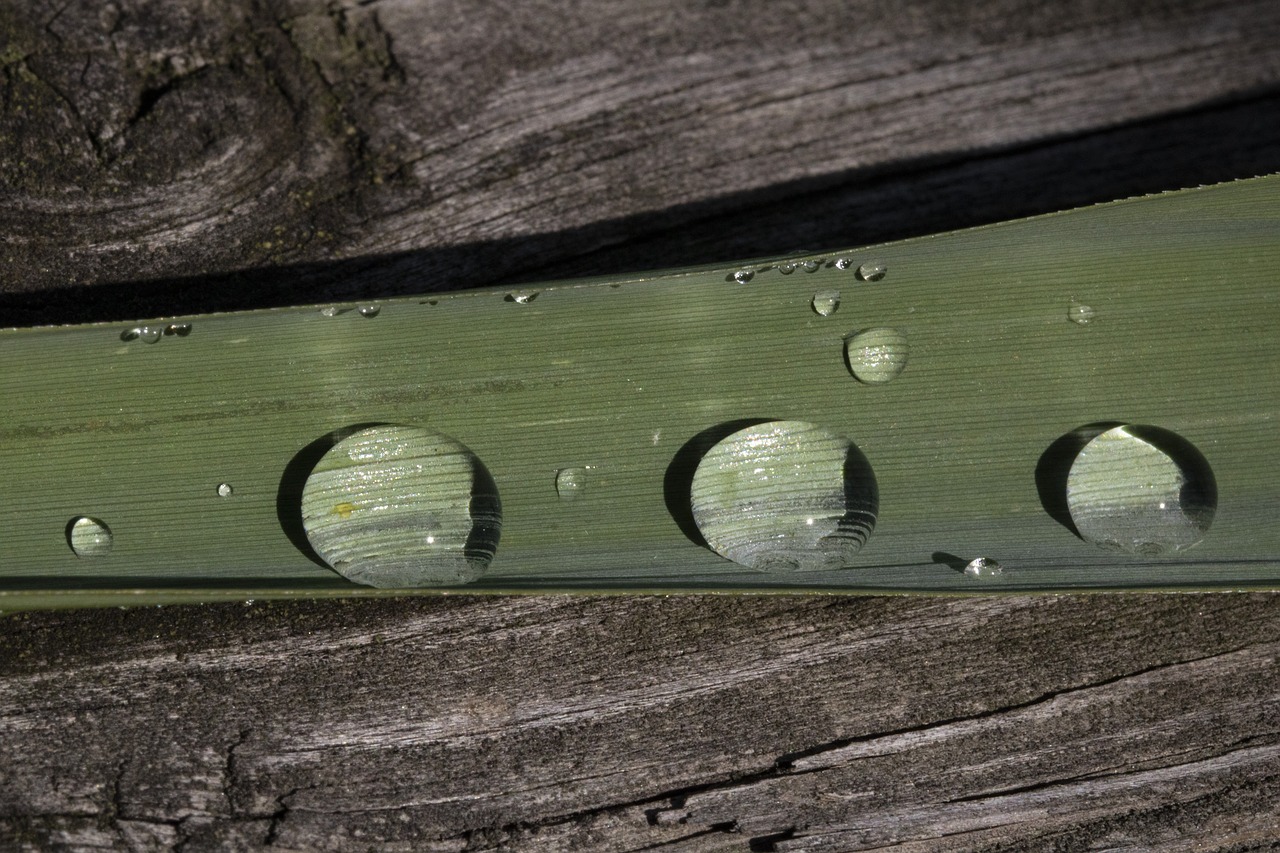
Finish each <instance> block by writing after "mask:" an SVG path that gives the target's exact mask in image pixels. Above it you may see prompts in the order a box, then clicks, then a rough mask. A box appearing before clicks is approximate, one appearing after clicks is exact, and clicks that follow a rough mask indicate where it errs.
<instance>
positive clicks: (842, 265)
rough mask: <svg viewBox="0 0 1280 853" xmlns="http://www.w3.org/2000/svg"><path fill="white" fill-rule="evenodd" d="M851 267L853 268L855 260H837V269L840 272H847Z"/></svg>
mask: <svg viewBox="0 0 1280 853" xmlns="http://www.w3.org/2000/svg"><path fill="white" fill-rule="evenodd" d="M851 266H853V258H837V259H836V269H838V270H847V269H848V268H849V267H851Z"/></svg>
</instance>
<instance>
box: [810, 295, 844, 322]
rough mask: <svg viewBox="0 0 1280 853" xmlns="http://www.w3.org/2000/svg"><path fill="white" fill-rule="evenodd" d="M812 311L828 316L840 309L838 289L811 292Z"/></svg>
mask: <svg viewBox="0 0 1280 853" xmlns="http://www.w3.org/2000/svg"><path fill="white" fill-rule="evenodd" d="M810 304H811V305H812V306H813V310H814V313H816V314H819V315H821V316H823V317H830V316H831V315H832V314H834V313H836V311H838V310H840V291H838V290H820V291H818V292H817V293H815V294H813V301H812V302H811V303H810Z"/></svg>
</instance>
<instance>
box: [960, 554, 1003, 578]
mask: <svg viewBox="0 0 1280 853" xmlns="http://www.w3.org/2000/svg"><path fill="white" fill-rule="evenodd" d="M964 573H965V574H966V575H968V576H969V577H971V578H994V577H996V576H997V575H1002V574H1004V567H1003V566H1001V565H1000V564H999V563H997V562H996V561H995V560H993V559H991V558H990V557H976V558H974V559H972V560H970V561H969V563H968V565H966V566H965V567H964Z"/></svg>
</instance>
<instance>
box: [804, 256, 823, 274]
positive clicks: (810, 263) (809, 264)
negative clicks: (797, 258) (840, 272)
mask: <svg viewBox="0 0 1280 853" xmlns="http://www.w3.org/2000/svg"><path fill="white" fill-rule="evenodd" d="M819 266H821V264H819V263H818V262H817V261H815V260H812V259H810V260H807V261H801V262H800V268H801V269H803V270H804V271H805V272H817V271H818V267H819Z"/></svg>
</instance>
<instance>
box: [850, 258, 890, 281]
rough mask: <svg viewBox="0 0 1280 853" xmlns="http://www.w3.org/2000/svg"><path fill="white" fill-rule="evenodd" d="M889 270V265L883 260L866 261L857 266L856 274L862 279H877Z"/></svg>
mask: <svg viewBox="0 0 1280 853" xmlns="http://www.w3.org/2000/svg"><path fill="white" fill-rule="evenodd" d="M888 272H889V267H888V266H886V265H885V263H884V261H867V262H866V263H865V264H863V265H862V266H860V267H858V271H857V273H856V275H857V276H858V278H860V279H862V280H863V281H879V280H880V279H882V278H884V277H885V275H887V274H888Z"/></svg>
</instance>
